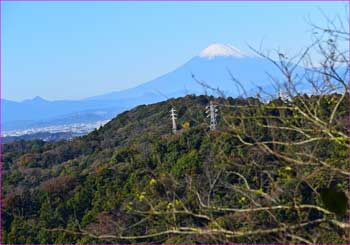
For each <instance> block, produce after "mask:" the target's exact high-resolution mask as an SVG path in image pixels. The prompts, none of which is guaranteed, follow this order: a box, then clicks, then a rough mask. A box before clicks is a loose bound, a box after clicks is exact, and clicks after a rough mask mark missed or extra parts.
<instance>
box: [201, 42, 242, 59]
mask: <svg viewBox="0 0 350 245" xmlns="http://www.w3.org/2000/svg"><path fill="white" fill-rule="evenodd" d="M218 56H232V57H237V58H242V57H246V56H247V55H245V54H244V53H243V52H242V51H241V50H239V49H237V48H235V47H233V46H231V45H226V44H220V43H214V44H211V45H209V46H208V47H207V48H205V49H204V50H203V51H202V52H201V53H200V54H199V57H201V58H209V59H212V58H214V57H218Z"/></svg>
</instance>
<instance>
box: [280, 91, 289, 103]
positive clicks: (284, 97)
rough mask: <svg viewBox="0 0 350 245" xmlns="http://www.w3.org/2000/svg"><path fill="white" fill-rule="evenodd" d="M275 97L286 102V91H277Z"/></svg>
mask: <svg viewBox="0 0 350 245" xmlns="http://www.w3.org/2000/svg"><path fill="white" fill-rule="evenodd" d="M277 97H278V98H280V99H281V100H282V101H286V100H288V96H287V93H286V91H284V90H282V89H279V90H278V95H277Z"/></svg>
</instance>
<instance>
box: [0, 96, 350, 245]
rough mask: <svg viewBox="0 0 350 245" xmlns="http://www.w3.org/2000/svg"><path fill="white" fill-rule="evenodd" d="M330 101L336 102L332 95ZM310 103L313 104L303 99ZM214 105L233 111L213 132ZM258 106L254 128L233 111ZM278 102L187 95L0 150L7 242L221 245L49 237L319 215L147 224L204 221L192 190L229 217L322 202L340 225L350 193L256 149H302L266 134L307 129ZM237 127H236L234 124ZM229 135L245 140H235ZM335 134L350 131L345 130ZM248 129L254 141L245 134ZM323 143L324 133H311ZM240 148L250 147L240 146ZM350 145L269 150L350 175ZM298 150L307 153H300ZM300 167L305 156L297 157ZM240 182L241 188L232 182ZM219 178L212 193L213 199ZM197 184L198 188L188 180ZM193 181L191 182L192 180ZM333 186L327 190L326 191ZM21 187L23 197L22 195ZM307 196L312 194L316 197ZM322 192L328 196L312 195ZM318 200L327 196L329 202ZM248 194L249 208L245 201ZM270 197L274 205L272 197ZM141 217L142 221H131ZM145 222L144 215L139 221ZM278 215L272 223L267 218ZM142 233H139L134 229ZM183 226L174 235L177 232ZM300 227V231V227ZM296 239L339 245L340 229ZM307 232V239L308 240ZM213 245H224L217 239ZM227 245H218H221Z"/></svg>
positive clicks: (232, 225)
mask: <svg viewBox="0 0 350 245" xmlns="http://www.w3.org/2000/svg"><path fill="white" fill-rule="evenodd" d="M331 98H332V97H331ZM331 98H328V99H324V100H322V101H321V102H320V103H321V105H322V106H321V108H320V110H321V114H322V116H323V117H325V118H326V117H327V115H328V116H329V113H330V112H331V107H332V106H334V101H333V102H332V101H331ZM308 99H309V100H314V99H316V98H308ZM210 100H216V101H217V103H218V104H221V105H223V104H225V105H228V106H227V107H222V108H220V113H221V114H220V117H222V118H225V120H226V123H224V122H223V120H220V121H219V125H218V130H217V131H216V132H209V130H208V122H207V119H206V118H205V115H204V113H203V107H204V106H205V105H207V104H208V102H209V101H210ZM248 103H250V104H254V105H255V107H254V108H255V109H252V110H251V111H245V113H246V115H248V116H261V117H262V119H259V120H255V121H251V120H250V121H249V120H247V119H242V118H239V116H240V113H241V112H239V111H238V110H237V109H232V107H231V106H232V105H247V104H248ZM282 103H283V102H282V101H279V100H275V101H270V102H269V103H267V104H263V103H261V102H259V101H258V100H257V99H254V98H248V99H242V98H239V99H233V98H228V99H221V98H213V97H207V96H186V97H184V98H179V99H171V100H169V101H166V102H161V103H157V104H153V105H148V106H144V105H143V106H139V107H136V108H135V109H133V110H130V111H127V112H124V113H122V114H120V115H119V116H117V117H116V118H115V119H113V120H112V121H111V122H109V123H108V124H107V125H105V126H104V127H102V128H100V129H99V130H95V131H94V132H92V133H90V134H89V135H87V136H84V137H79V138H76V139H74V140H72V141H69V142H55V143H53V142H43V141H28V142H25V141H20V142H14V143H11V144H5V145H4V146H3V161H4V170H5V171H4V172H3V194H4V199H3V213H2V214H3V215H2V217H3V220H2V222H3V223H2V224H3V225H2V227H3V233H2V234H3V242H4V243H13V244H14V243H101V242H105V243H111V242H113V243H115V242H119V243H136V242H137V243H168V242H169V243H170V242H171V243H218V242H219V243H220V242H221V243H222V241H224V242H227V241H226V240H222V239H221V238H222V237H216V236H214V235H213V236H200V235H198V236H194V235H186V236H180V235H171V234H169V235H167V236H160V237H154V238H149V239H144V240H142V239H141V240H113V241H111V240H101V239H97V238H96V239H95V238H92V237H90V236H87V235H77V234H75V233H74V232H73V233H69V232H59V233H58V232H52V231H49V230H48V229H50V228H62V229H66V230H70V231H78V230H79V227H80V228H81V229H84V230H88V231H91V232H92V233H96V234H97V233H98V232H100V233H101V234H104V233H111V232H112V231H113V232H114V234H121V233H123V232H124V233H123V234H126V235H135V234H145V233H147V232H159V231H162V230H164V228H165V227H171V226H172V225H174V222H179V224H181V225H183V226H188V227H191V226H194V227H199V228H203V229H206V228H212V229H217V228H220V227H222V228H225V229H229V230H232V231H246V230H258V229H261V228H270V227H274V226H275V225H276V220H275V219H277V220H279V221H280V222H281V223H283V224H285V225H286V226H288V225H293V224H295V223H296V222H297V221H300V220H301V221H305V220H312V219H317V218H319V217H321V214H320V212H318V211H310V212H309V210H307V211H304V210H302V211H298V213H297V212H296V210H294V209H291V210H287V211H286V210H276V211H269V212H253V213H245V214H242V213H239V212H238V213H235V212H217V211H215V210H207V212H208V215H209V216H210V217H211V218H212V220H210V221H208V220H206V219H204V218H200V217H194V216H191V215H189V216H186V215H182V216H179V217H180V219H178V220H177V221H174V218H173V215H171V214H166V215H164V216H157V215H151V216H148V217H147V218H146V219H145V214H144V213H147V212H148V211H150V210H151V209H150V206H151V205H150V204H152V208H154V209H158V210H161V211H163V212H171V211H172V210H173V209H174V208H177V209H181V208H182V207H184V206H185V207H186V208H187V209H189V210H190V211H194V212H201V210H200V208H201V206H200V205H199V202H198V197H197V195H196V193H195V192H194V191H193V190H196V191H198V193H201V194H203V196H205V200H202V201H204V202H205V204H207V203H210V204H211V205H217V206H221V207H232V208H251V207H256V204H257V203H258V204H261V205H265V206H266V205H267V206H268V205H271V204H274V203H275V202H277V203H281V204H284V205H291V206H292V205H294V202H300V203H304V204H319V203H322V205H323V207H325V208H326V209H327V210H329V211H331V212H334V213H335V214H337V215H338V216H339V217H340V218H341V219H345V213H346V204H345V203H347V202H348V200H347V198H346V196H345V194H344V192H345V191H346V190H348V189H349V183H348V181H347V180H346V179H345V180H344V179H341V178H339V175H336V173H334V172H332V171H329V170H328V169H326V168H320V169H319V170H318V171H316V172H312V171H311V169H310V168H309V167H307V166H303V165H302V164H301V165H293V164H291V163H290V162H286V161H284V160H283V159H280V158H278V157H277V156H275V155H272V154H268V153H266V152H264V151H262V150H261V148H259V147H258V146H256V145H254V144H253V143H254V142H255V140H260V141H271V140H272V139H278V140H281V141H282V140H287V139H292V140H294V141H298V140H301V139H300V138H298V137H299V136H298V134H296V133H295V132H293V131H290V132H289V133H288V134H287V133H285V134H281V133H279V132H277V131H275V130H273V129H270V128H269V129H267V128H265V127H261V125H267V123H268V120H270V121H269V123H271V122H272V123H276V124H277V123H278V122H279V121H278V120H279V119H273V120H275V121H271V120H272V119H267V118H268V117H269V116H281V115H283V116H284V117H285V123H286V124H287V126H297V127H306V126H308V122H307V121H305V120H303V118H302V116H301V115H299V114H298V113H295V112H291V111H281V110H280V109H278V105H281V104H282ZM172 106H174V107H176V108H179V109H178V110H179V119H178V123H179V125H183V129H182V130H180V132H179V133H178V134H177V135H172V134H171V122H170V120H169V115H168V114H169V113H168V112H169V109H170V108H171V107H172ZM346 111H347V112H348V107H346V105H343V104H341V105H340V112H339V114H337V115H336V122H337V123H338V122H339V121H341V119H343V117H344V116H345V115H347V113H346ZM237 118H239V119H237ZM233 127H236V128H235V129H236V130H237V131H238V132H241V133H242V135H241V139H239V138H238V137H237V136H236V134H235V132H234V131H233V130H232V128H233ZM339 128H340V129H341V130H343V128H342V127H341V126H340V125H339ZM245 131H248V132H249V133H250V135H254V136H255V138H253V137H250V136H249V135H247V134H244V132H245ZM313 133H315V134H316V133H318V132H317V129H315V132H313ZM241 140H244V141H245V142H248V143H251V144H252V146H248V145H246V144H243V143H242V142H241ZM347 143H348V142H346V140H345V139H344V137H343V136H337V137H336V138H335V139H333V140H331V141H320V142H317V145H316V143H315V144H313V143H312V144H308V145H302V146H292V145H290V146H281V145H272V144H269V146H271V147H274V149H276V150H278V151H279V152H281V153H284V154H291V153H293V152H295V151H297V150H299V149H301V147H302V149H303V150H305V152H312V153H314V154H315V155H316V156H317V157H318V159H319V160H322V161H324V162H326V163H327V164H329V165H331V166H334V167H337V168H339V169H344V170H345V169H347V165H346V164H347V163H346V154H347V146H346V144H347ZM297 147H300V148H297ZM295 158H296V159H302V157H301V156H299V155H298V156H295ZM235 172H236V173H240V174H241V175H243V176H245V178H246V179H247V182H248V183H249V187H250V188H251V190H247V187H246V183H245V181H244V180H243V179H242V178H241V177H239V176H238V175H237V174H234V173H235ZM216 176H219V177H218V178H217V182H216V186H215V188H214V187H213V188H214V189H213V190H212V191H211V192H210V193H208V190H209V189H210V188H211V186H212V184H213V182H214V180H215V178H216ZM189 178H190V179H191V185H190V184H189V182H188V181H187V180H188V179H189ZM186 181H187V182H186ZM329 183H331V184H332V188H331V189H329ZM23 186H25V187H26V189H23ZM310 186H312V187H313V188H311V187H310ZM315 190H316V191H319V192H320V193H321V198H320V197H319V196H318V195H316V194H315ZM322 191H323V192H322ZM248 194H249V195H251V198H249V197H248ZM267 197H268V198H267ZM136 211H139V212H136ZM142 212H144V213H142ZM271 213H273V215H274V216H273V217H272V216H271ZM135 224H138V225H135ZM179 224H176V225H179ZM303 229H304V228H303ZM303 229H300V230H298V232H301V233H303V232H306V233H310V234H318V233H320V234H322V236H323V238H322V239H321V240H319V241H322V242H324V243H326V242H327V241H330V240H331V239H333V238H334V239H335V240H334V241H339V242H344V239H343V236H342V234H341V232H340V231H337V230H331V229H330V228H329V227H322V226H319V225H310V226H308V227H307V229H306V228H305V231H304V230H303ZM303 234H304V233H303ZM216 239H218V240H216ZM220 239H221V240H220ZM274 239H276V236H274V235H259V236H254V235H252V236H248V237H243V238H233V240H228V241H229V242H234V243H238V242H241V243H273V242H277V240H274Z"/></svg>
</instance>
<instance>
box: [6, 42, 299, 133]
mask: <svg viewBox="0 0 350 245" xmlns="http://www.w3.org/2000/svg"><path fill="white" fill-rule="evenodd" d="M298 69H302V68H298ZM267 73H268V74H270V75H271V76H273V77H274V78H275V79H277V80H281V81H282V77H281V73H280V71H278V69H277V68H276V67H275V66H274V65H273V64H272V63H271V62H270V61H267V60H266V59H263V58H260V57H256V56H251V55H246V54H244V53H242V52H241V51H239V50H238V49H236V48H234V47H231V46H229V45H223V44H212V45H210V46H209V47H207V48H206V49H204V50H203V51H202V52H201V53H200V54H199V55H198V56H196V57H194V58H192V59H191V60H189V61H188V62H186V63H185V64H184V65H182V66H180V67H179V68H177V69H176V70H174V71H172V72H169V73H167V74H164V75H162V76H160V77H158V78H156V79H153V80H151V81H149V82H146V83H143V84H141V85H139V86H136V87H133V88H130V89H126V90H123V91H117V92H111V93H107V94H103V95H99V96H94V97H90V98H87V99H83V100H75V101H74V100H60V101H47V100H44V99H42V98H40V97H35V98H34V99H31V100H25V101H22V102H14V101H9V100H2V130H3V131H7V130H16V129H25V128H35V127H41V126H51V125H57V124H67V123H90V122H94V121H99V120H106V119H110V118H113V117H114V116H115V115H117V114H118V113H120V112H122V111H124V110H127V109H130V108H133V107H134V106H137V105H141V104H150V103H155V102H159V101H163V100H166V99H168V98H172V97H180V96H184V95H186V94H197V95H198V94H203V93H205V92H206V91H205V88H204V87H203V86H202V85H201V84H200V83H198V81H196V80H200V81H203V82H205V83H206V84H208V85H209V86H210V87H213V88H219V89H220V90H223V91H225V93H226V94H227V95H230V96H234V97H235V96H238V95H241V94H242V93H243V91H242V89H241V88H240V87H239V86H237V84H236V83H235V82H233V81H232V77H231V75H232V76H234V77H235V78H237V79H238V80H239V81H240V82H241V83H242V84H243V85H244V87H245V89H246V90H247V91H248V94H250V95H255V93H256V92H257V91H258V87H261V88H264V89H265V90H267V91H273V90H274V88H273V82H272V81H271V79H270V77H269V75H268V74H267ZM230 74H231V75H230ZM194 77H195V79H194ZM207 92H208V91H207Z"/></svg>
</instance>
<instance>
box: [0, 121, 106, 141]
mask: <svg viewBox="0 0 350 245" xmlns="http://www.w3.org/2000/svg"><path fill="white" fill-rule="evenodd" d="M107 122H109V120H104V121H97V122H93V123H73V124H64V125H56V126H48V127H40V128H28V129H23V130H11V131H4V132H3V133H2V137H11V136H23V135H31V134H36V133H43V132H45V133H51V134H54V133H72V134H76V135H84V134H87V133H89V132H91V131H93V130H94V129H96V128H99V127H101V126H103V125H105V124H106V123H107Z"/></svg>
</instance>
